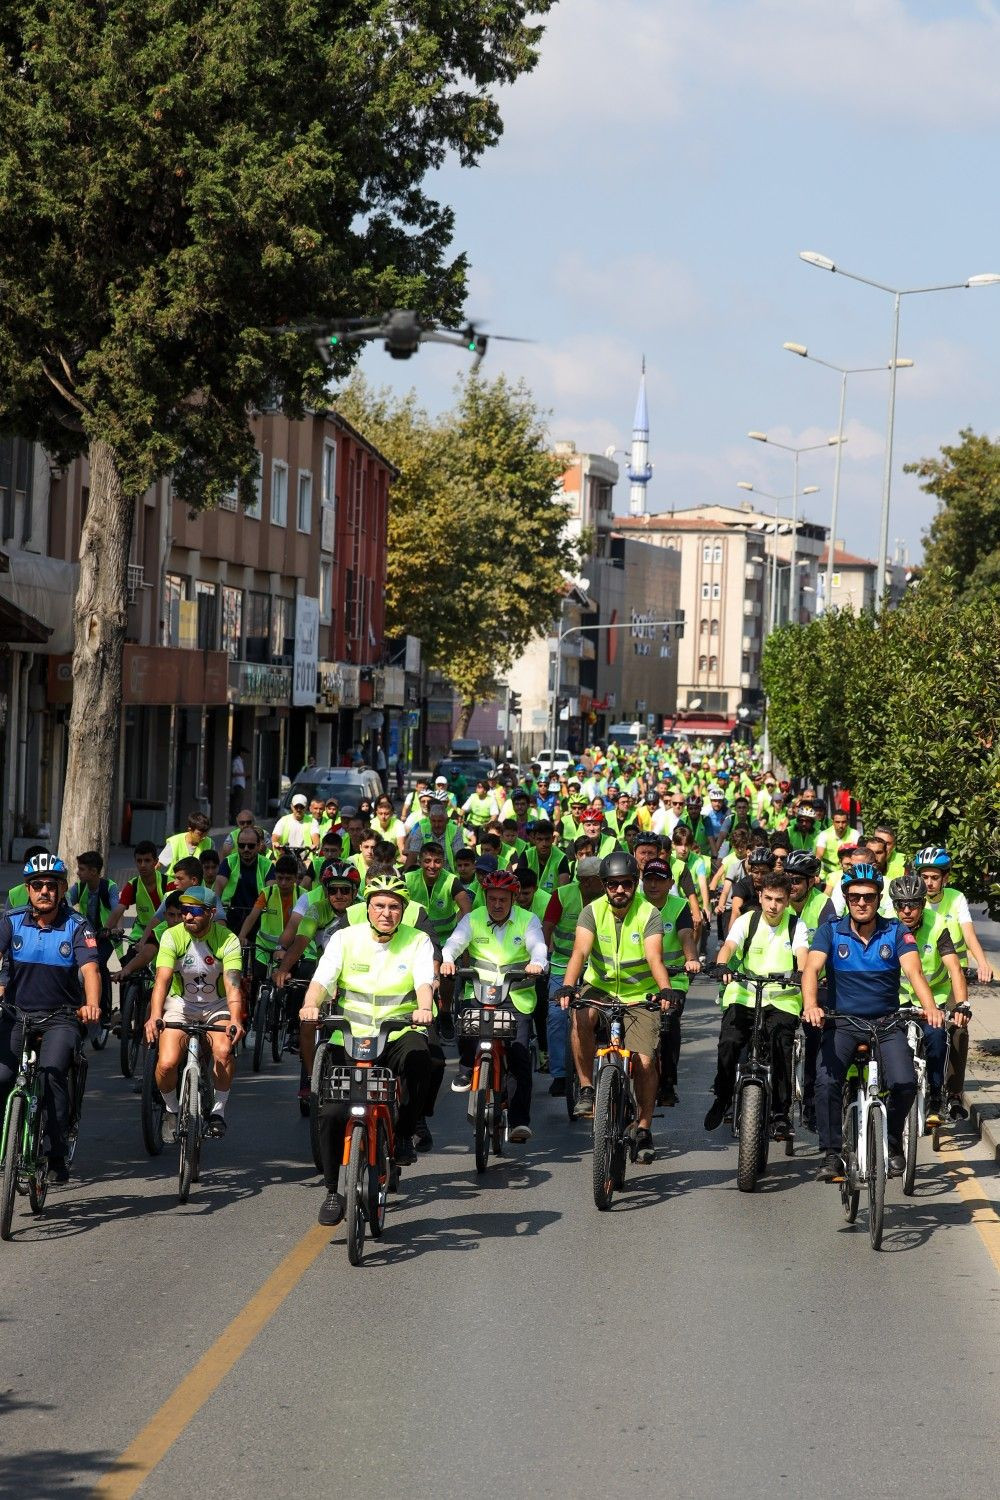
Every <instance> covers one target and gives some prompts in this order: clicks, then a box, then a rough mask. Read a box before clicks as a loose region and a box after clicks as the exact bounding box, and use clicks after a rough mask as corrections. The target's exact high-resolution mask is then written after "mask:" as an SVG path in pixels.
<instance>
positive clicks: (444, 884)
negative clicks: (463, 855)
mask: <svg viewBox="0 0 1000 1500" xmlns="http://www.w3.org/2000/svg"><path fill="white" fill-rule="evenodd" d="M403 879H404V880H405V881H406V889H407V890H408V891H409V893H410V900H411V901H418V902H419V903H420V905H421V906H425V907H426V908H427V915H428V917H429V918H430V922H431V926H432V927H433V928H434V936H435V937H436V938H437V941H438V947H443V946H444V944H445V943H446V942H447V941H448V939H449V938H450V937H451V935H452V933H453V932H454V931H455V928H456V926H457V925H458V918H459V910H458V906H457V905H456V902H455V891H456V889H458V890H461V882H460V881H459V879H458V877H457V876H456V875H452V874H451V872H450V871H448V870H442V871H441V873H440V875H439V876H438V878H437V879H436V880H435V882H434V885H433V887H432V888H431V889H428V886H427V882H426V880H425V879H424V872H423V870H407V872H406V874H405V875H404V876H403Z"/></svg>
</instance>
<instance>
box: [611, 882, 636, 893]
mask: <svg viewBox="0 0 1000 1500" xmlns="http://www.w3.org/2000/svg"><path fill="white" fill-rule="evenodd" d="M604 889H605V890H606V891H634V890H635V881H634V880H606V881H605V882H604Z"/></svg>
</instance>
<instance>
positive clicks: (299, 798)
mask: <svg viewBox="0 0 1000 1500" xmlns="http://www.w3.org/2000/svg"><path fill="white" fill-rule="evenodd" d="M292 806H293V807H308V806H309V798H308V797H306V796H304V795H303V794H302V792H296V793H295V796H294V797H293V798H292Z"/></svg>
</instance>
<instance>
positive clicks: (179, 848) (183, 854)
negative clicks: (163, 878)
mask: <svg viewBox="0 0 1000 1500" xmlns="http://www.w3.org/2000/svg"><path fill="white" fill-rule="evenodd" d="M166 847H167V848H168V849H169V850H170V863H169V865H168V866H167V877H168V879H169V878H170V877H172V876H173V873H174V866H175V865H176V863H177V861H178V860H179V859H189V858H191V857H193V858H195V859H197V858H198V857H199V856H200V855H202V854H204V853H205V850H206V849H211V847H212V840H211V839H210V838H209V837H208V835H207V834H206V835H205V837H204V838H203V839H202V840H201V842H200V843H199V845H198V847H197V849H192V848H191V845H190V844H189V843H188V841H187V834H186V833H172V834H171V835H170V837H169V838H168V839H167V844H166Z"/></svg>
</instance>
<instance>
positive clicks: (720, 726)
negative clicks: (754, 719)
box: [670, 719, 736, 740]
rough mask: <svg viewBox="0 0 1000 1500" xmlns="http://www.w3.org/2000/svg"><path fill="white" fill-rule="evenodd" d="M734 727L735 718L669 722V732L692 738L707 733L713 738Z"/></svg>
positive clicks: (728, 732) (730, 730)
mask: <svg viewBox="0 0 1000 1500" xmlns="http://www.w3.org/2000/svg"><path fill="white" fill-rule="evenodd" d="M735 728H736V720H735V719H679V720H678V721H677V723H676V724H671V726H670V732H671V734H683V735H685V736H686V737H687V738H688V739H692V740H696V739H698V738H699V736H700V735H709V736H711V737H712V738H713V739H715V738H718V737H719V736H721V735H730V734H732V732H733V730H734V729H735Z"/></svg>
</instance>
